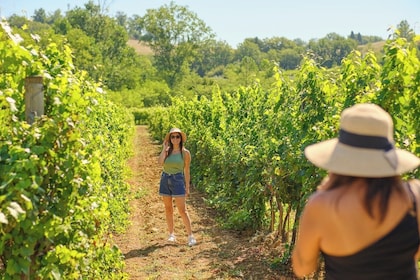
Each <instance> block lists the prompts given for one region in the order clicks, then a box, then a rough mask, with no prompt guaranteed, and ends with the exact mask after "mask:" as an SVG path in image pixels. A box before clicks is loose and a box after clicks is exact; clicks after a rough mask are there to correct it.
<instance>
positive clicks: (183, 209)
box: [175, 197, 192, 236]
mask: <svg viewBox="0 0 420 280" xmlns="http://www.w3.org/2000/svg"><path fill="white" fill-rule="evenodd" d="M175 205H176V208H178V212H179V215H180V216H181V218H182V221H183V222H184V226H185V230H186V231H187V234H188V236H190V235H191V234H192V230H191V220H190V215H188V212H187V206H186V203H185V197H175Z"/></svg>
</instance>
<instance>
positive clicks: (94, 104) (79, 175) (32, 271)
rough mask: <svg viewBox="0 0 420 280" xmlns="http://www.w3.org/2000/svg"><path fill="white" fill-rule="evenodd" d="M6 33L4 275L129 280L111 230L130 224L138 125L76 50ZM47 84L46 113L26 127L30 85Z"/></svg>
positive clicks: (0, 158)
mask: <svg viewBox="0 0 420 280" xmlns="http://www.w3.org/2000/svg"><path fill="white" fill-rule="evenodd" d="M2 26H3V28H0V37H1V40H0V61H2V64H1V68H0V69H1V71H0V72H1V75H0V106H1V108H2V109H1V110H0V112H1V113H0V123H1V125H0V139H1V142H0V232H1V234H0V261H1V264H0V276H1V278H2V279H99V278H101V279H124V278H125V276H124V273H123V266H124V263H123V258H122V254H121V252H120V251H119V250H118V249H117V248H115V247H114V246H113V245H112V244H111V243H110V242H109V240H108V239H109V237H108V235H109V233H110V232H111V231H113V230H121V229H122V228H124V227H125V226H126V224H127V223H128V218H127V214H128V209H127V195H128V187H127V184H126V183H125V182H124V174H123V173H124V170H125V169H124V164H125V160H126V159H127V157H128V156H129V154H130V149H129V148H130V146H129V143H130V141H131V139H130V135H132V130H133V129H132V128H133V124H132V118H131V116H130V115H129V114H128V113H126V112H125V110H123V109H122V108H120V107H117V106H116V105H114V104H112V103H110V102H109V101H107V100H106V99H105V98H104V95H103V93H102V92H101V90H100V88H99V87H98V85H97V84H95V83H93V82H92V81H91V80H90V79H89V78H88V76H87V75H86V72H83V71H81V72H77V71H76V70H75V69H74V68H73V64H72V59H71V51H70V49H69V48H67V47H64V49H63V51H61V50H60V49H59V48H58V46H57V45H55V44H50V45H48V46H46V47H45V48H43V50H42V51H41V50H40V49H37V48H36V47H34V45H29V46H24V43H25V41H23V42H22V41H21V40H19V39H18V37H16V36H15V35H14V34H12V33H11V31H10V30H9V29H8V27H7V26H6V25H5V24H4V23H2ZM34 75H41V76H42V77H43V79H44V83H43V85H44V89H43V94H44V100H45V115H43V116H38V117H36V118H35V122H34V123H33V124H31V125H30V124H28V123H27V122H26V120H25V98H24V92H25V78H26V77H31V76H34Z"/></svg>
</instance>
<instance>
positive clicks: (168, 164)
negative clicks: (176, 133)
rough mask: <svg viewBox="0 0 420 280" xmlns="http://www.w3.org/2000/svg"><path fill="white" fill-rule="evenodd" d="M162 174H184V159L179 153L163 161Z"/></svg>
mask: <svg viewBox="0 0 420 280" xmlns="http://www.w3.org/2000/svg"><path fill="white" fill-rule="evenodd" d="M163 172H165V173H168V174H176V173H184V159H183V158H182V155H181V153H179V154H171V155H169V157H167V158H166V159H165V162H164V163H163Z"/></svg>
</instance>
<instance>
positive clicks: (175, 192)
mask: <svg viewBox="0 0 420 280" xmlns="http://www.w3.org/2000/svg"><path fill="white" fill-rule="evenodd" d="M186 140H187V136H186V134H185V133H184V132H182V131H181V130H180V129H179V128H172V129H171V130H170V131H169V133H167V134H166V136H165V139H164V141H163V149H162V152H161V153H160V155H159V159H158V162H159V164H161V165H163V172H162V175H161V178H160V186H159V194H160V195H161V196H162V199H163V203H164V205H165V214H166V223H167V226H168V231H169V238H168V241H170V242H175V240H176V239H175V233H174V217H173V214H174V213H173V211H174V208H173V204H172V203H173V200H175V205H176V207H177V208H178V212H179V214H180V216H181V218H182V221H183V223H184V226H185V230H186V232H187V234H188V245H189V246H193V245H195V244H196V240H195V238H194V236H193V234H192V229H191V220H190V216H189V215H188V212H187V206H186V197H187V196H188V194H189V192H190V163H191V154H190V151H188V150H187V149H186V148H185V147H184V143H185V141H186Z"/></svg>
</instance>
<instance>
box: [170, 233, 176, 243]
mask: <svg viewBox="0 0 420 280" xmlns="http://www.w3.org/2000/svg"><path fill="white" fill-rule="evenodd" d="M175 240H176V238H175V234H173V233H171V234H169V238H168V241H169V242H175Z"/></svg>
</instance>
